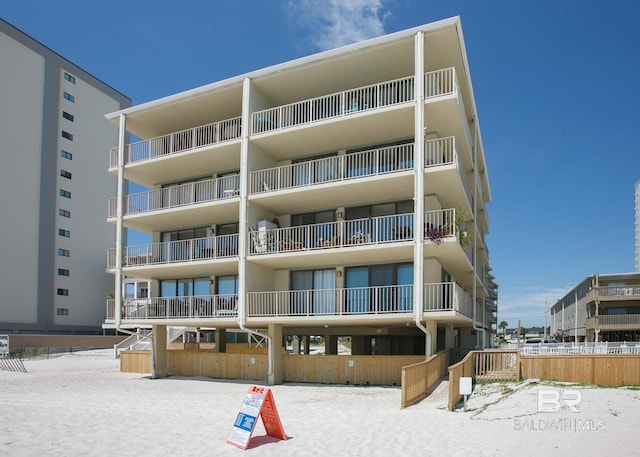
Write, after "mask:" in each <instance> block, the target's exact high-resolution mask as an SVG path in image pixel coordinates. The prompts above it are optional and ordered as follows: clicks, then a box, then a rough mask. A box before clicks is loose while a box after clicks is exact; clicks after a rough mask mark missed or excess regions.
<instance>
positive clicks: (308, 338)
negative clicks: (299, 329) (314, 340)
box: [303, 335, 311, 355]
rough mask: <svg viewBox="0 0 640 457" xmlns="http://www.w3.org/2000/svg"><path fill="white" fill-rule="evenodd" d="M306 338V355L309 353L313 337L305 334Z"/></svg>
mask: <svg viewBox="0 0 640 457" xmlns="http://www.w3.org/2000/svg"><path fill="white" fill-rule="evenodd" d="M303 338H304V353H305V355H309V343H310V342H311V337H310V336H309V335H305V336H303Z"/></svg>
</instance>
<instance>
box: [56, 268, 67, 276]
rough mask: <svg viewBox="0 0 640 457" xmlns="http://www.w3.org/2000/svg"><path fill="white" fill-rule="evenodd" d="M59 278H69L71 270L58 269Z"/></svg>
mask: <svg viewBox="0 0 640 457" xmlns="http://www.w3.org/2000/svg"><path fill="white" fill-rule="evenodd" d="M58 276H69V270H67V269H66V268H58Z"/></svg>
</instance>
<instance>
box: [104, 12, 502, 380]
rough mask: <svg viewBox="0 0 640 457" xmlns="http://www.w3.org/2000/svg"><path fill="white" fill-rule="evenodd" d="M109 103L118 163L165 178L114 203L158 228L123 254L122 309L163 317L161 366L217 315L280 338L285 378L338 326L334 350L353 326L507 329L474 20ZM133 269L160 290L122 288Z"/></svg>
mask: <svg viewBox="0 0 640 457" xmlns="http://www.w3.org/2000/svg"><path fill="white" fill-rule="evenodd" d="M107 117H108V118H109V119H110V120H112V121H113V122H114V124H115V125H118V126H119V128H120V142H119V145H118V146H117V147H114V148H113V149H112V150H111V162H110V171H111V172H112V173H113V174H114V175H116V176H118V177H119V178H120V179H121V180H122V181H124V180H125V179H126V180H130V181H134V182H137V183H138V184H141V185H142V186H145V187H147V188H148V189H149V191H147V192H141V193H135V194H126V193H125V191H124V190H123V189H122V188H120V190H119V191H118V193H117V194H116V195H115V197H114V198H112V199H111V200H110V204H109V215H108V218H109V220H110V221H111V222H113V223H114V224H115V226H116V227H117V230H116V231H117V234H118V235H122V236H123V235H124V231H125V230H126V229H127V228H131V229H136V230H139V231H142V232H147V233H149V234H151V235H152V237H153V243H150V244H146V245H142V246H124V244H123V243H122V242H121V236H118V237H117V238H116V245H115V246H116V247H117V248H116V247H114V248H113V249H111V250H110V251H109V259H108V261H109V263H108V268H110V269H111V270H112V271H113V273H114V274H115V275H116V284H118V286H117V287H116V291H117V292H116V300H115V303H114V301H111V302H109V303H108V313H107V314H108V321H107V323H115V324H116V325H123V326H126V327H135V326H149V325H150V326H152V327H153V338H154V346H153V347H154V371H155V373H154V374H155V375H157V376H162V375H163V374H166V367H167V355H166V353H165V348H166V339H167V335H168V334H171V332H170V331H168V330H167V327H168V326H189V327H196V328H200V329H211V330H212V331H214V332H215V340H216V344H217V350H219V351H221V352H224V343H225V332H226V330H227V329H235V330H240V331H243V332H250V333H254V334H259V335H264V336H266V337H267V338H268V339H269V341H270V343H269V360H270V362H269V363H270V367H269V370H268V371H269V375H268V376H269V381H270V382H273V383H277V382H280V381H282V380H283V370H282V369H281V367H282V366H283V364H284V363H286V356H283V355H282V350H281V349H282V340H283V338H284V337H291V338H295V337H303V338H309V337H310V336H314V335H321V336H323V337H324V341H325V345H326V347H325V352H326V353H327V354H336V350H337V346H336V341H337V338H338V337H348V338H349V341H350V343H351V353H352V354H354V355H374V354H375V355H391V356H393V355H431V354H433V353H435V352H436V351H440V350H445V349H451V348H464V347H475V346H481V347H486V346H487V345H490V344H491V341H492V337H493V334H494V333H495V325H496V321H495V320H496V315H495V313H496V308H497V285H496V284H495V282H494V280H493V276H492V275H491V267H490V264H489V250H488V248H487V239H486V235H487V233H488V232H489V218H488V213H487V204H488V202H489V201H490V199H491V194H490V188H489V179H488V174H487V168H486V162H485V156H484V149H483V145H482V137H481V134H480V126H479V123H478V119H477V111H476V105H475V100H474V95H473V89H472V85H471V76H470V69H469V65H468V62H467V56H466V51H465V46H464V39H463V36H462V29H461V25H460V21H459V19H458V18H452V19H447V20H443V21H439V22H436V23H433V24H427V25H424V26H421V27H417V28H414V29H409V30H405V31H402V32H398V33H394V34H391V35H387V36H382V37H379V38H375V39H371V40H368V41H364V42H361V43H356V44H353V45H349V46H345V47H342V48H339V49H335V50H330V51H326V52H323V53H320V54H316V55H312V56H309V57H305V58H301V59H298V60H294V61H291V62H286V63H283V64H280V65H276V66H273V67H269V68H264V69H261V70H257V71H254V72H251V73H248V74H245V75H240V76H237V77H234V78H230V79H227V80H224V81H219V82H215V83H213V84H210V85H207V86H203V87H199V88H196V89H193V90H190V91H187V92H184V93H179V94H176V95H172V96H169V97H166V98H162V99H159V100H155V101H151V102H149V103H145V104H143V105H140V106H134V107H131V108H128V109H124V110H120V111H117V112H114V113H111V114H109V115H108V116H107ZM127 133H131V134H133V135H135V136H136V137H138V138H140V139H141V141H138V142H135V143H132V144H126V142H125V140H124V138H125V136H126V134H127ZM123 275H128V276H136V277H138V278H142V279H146V280H148V281H149V282H150V284H151V287H150V294H149V297H148V298H143V299H126V298H123V297H122V296H121V288H120V283H121V278H122V276H123ZM114 310H115V311H114ZM271 365H272V366H271ZM171 369H172V370H176V369H177V368H176V367H172V368H171ZM284 380H287V379H286V377H285V378H284Z"/></svg>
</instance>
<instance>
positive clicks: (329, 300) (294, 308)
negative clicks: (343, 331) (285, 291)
mask: <svg viewBox="0 0 640 457" xmlns="http://www.w3.org/2000/svg"><path fill="white" fill-rule="evenodd" d="M335 288H336V271H335V270H334V269H327V270H306V271H292V272H291V290H292V291H294V292H292V297H291V314H292V315H309V314H314V315H318V314H335V312H336V298H335Z"/></svg>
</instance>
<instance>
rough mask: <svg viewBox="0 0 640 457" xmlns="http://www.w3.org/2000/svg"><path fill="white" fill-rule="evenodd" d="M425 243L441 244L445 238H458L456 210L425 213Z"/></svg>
mask: <svg viewBox="0 0 640 457" xmlns="http://www.w3.org/2000/svg"><path fill="white" fill-rule="evenodd" d="M424 226H425V228H424V234H425V241H432V242H434V243H436V244H440V243H441V242H442V241H443V240H444V238H448V237H452V236H456V233H457V231H458V228H457V227H456V210H455V209H439V210H435V211H425V213H424Z"/></svg>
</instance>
